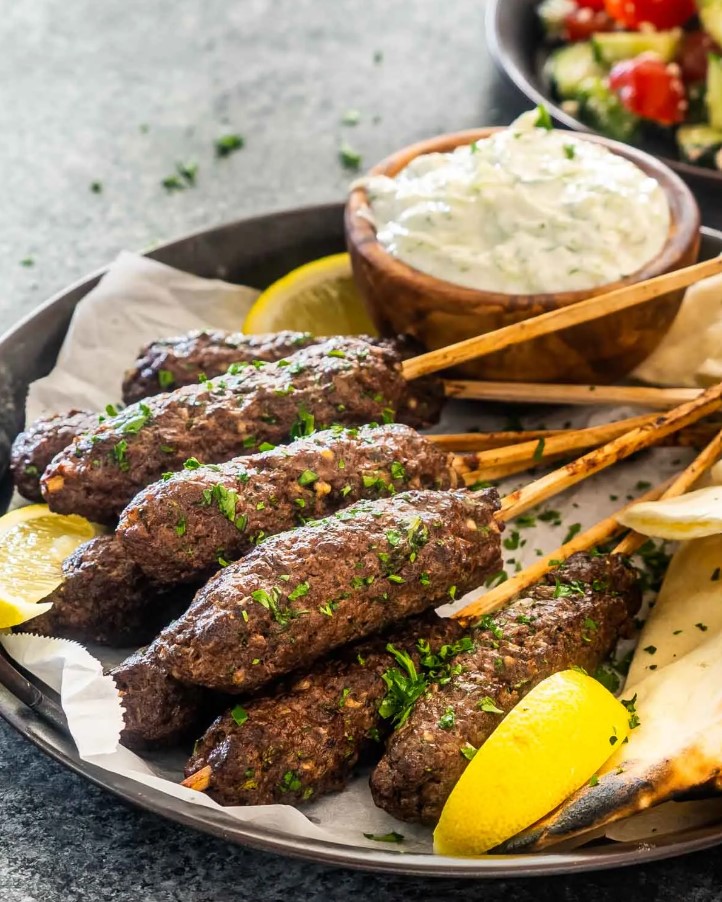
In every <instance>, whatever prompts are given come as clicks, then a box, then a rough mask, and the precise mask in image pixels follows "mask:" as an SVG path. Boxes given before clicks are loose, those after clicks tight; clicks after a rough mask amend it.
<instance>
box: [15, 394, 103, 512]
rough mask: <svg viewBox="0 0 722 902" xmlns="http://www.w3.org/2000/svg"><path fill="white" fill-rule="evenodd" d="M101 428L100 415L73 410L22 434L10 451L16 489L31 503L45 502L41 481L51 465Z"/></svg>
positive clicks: (43, 421) (44, 419)
mask: <svg viewBox="0 0 722 902" xmlns="http://www.w3.org/2000/svg"><path fill="white" fill-rule="evenodd" d="M97 425H98V414H97V413H93V412H92V411H90V410H69V411H68V412H67V413H57V414H53V415H52V416H49V417H41V418H40V419H39V420H36V421H35V422H34V423H33V424H32V425H31V426H29V427H28V428H27V429H26V430H25V431H24V432H21V433H20V434H19V435H18V436H17V438H16V439H15V441H14V442H13V446H12V449H11V451H10V472H11V473H12V477H13V483H14V484H15V488H16V489H17V490H18V492H20V494H21V495H22V496H23V498H27V499H28V501H42V500H43V495H42V492H41V491H40V477H41V476H42V475H43V471H44V470H45V468H46V467H47V465H48V464H49V463H50V461H51V460H52V459H53V458H54V457H55V455H56V454H59V453H60V452H61V451H62V450H63V449H64V448H67V446H68V445H70V444H71V443H72V441H73V440H74V439H75V438H76V437H77V436H78V435H82V434H83V433H84V432H88V431H90V430H91V429H93V428H94V427H95V426H97Z"/></svg>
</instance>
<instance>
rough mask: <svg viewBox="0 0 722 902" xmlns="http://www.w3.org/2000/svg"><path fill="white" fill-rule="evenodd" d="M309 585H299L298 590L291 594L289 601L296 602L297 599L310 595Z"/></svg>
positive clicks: (304, 583) (306, 583)
mask: <svg viewBox="0 0 722 902" xmlns="http://www.w3.org/2000/svg"><path fill="white" fill-rule="evenodd" d="M308 590H309V584H308V582H303V583H299V584H298V585H297V586H296V588H295V589H294V590H293V592H291V593H290V594H289V596H288V600H289V601H295V600H296V599H297V598H303V596H304V595H308Z"/></svg>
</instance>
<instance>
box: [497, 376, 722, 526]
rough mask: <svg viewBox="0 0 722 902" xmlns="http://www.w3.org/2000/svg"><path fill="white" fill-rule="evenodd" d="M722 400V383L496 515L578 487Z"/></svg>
mask: <svg viewBox="0 0 722 902" xmlns="http://www.w3.org/2000/svg"><path fill="white" fill-rule="evenodd" d="M721 398H722V382H721V383H719V384H718V385H713V386H712V387H711V388H708V389H707V391H705V392H704V394H702V395H700V396H699V398H697V399H695V400H694V401H690V402H688V403H687V404H682V405H680V406H679V407H676V408H675V409H674V410H670V411H669V412H667V413H664V414H660V415H659V416H658V417H657V418H656V419H655V421H654V422H653V423H647V424H645V425H642V426H637V427H636V428H635V429H632V430H631V431H630V432H627V433H625V434H624V435H620V436H619V437H618V438H615V439H612V441H611V442H607V444H606V445H602V446H601V448H596V449H595V450H593V451H590V452H589V453H588V454H585V455H584V456H583V457H580V458H578V459H577V460H574V461H572V462H571V463H568V464H566V466H564V467H561V468H560V469H558V470H554V471H553V472H552V473H548V474H547V475H546V476H542V477H541V478H540V479H537V480H535V481H534V482H532V483H530V484H529V485H527V486H524V487H523V488H521V489H519V490H518V491H516V492H512V493H511V494H509V495H507V496H506V498H504V500H503V501H502V507H501V511H500V512H499V514H498V515H497V516H499V517H500V518H501V519H503V520H509V519H511V518H513V517H516V516H518V515H519V514H521V513H523V512H524V511H526V510H528V509H529V508H530V507H534V506H535V505H536V504H539V502H541V501H545V500H546V499H547V498H549V497H551V495H556V494H559V492H561V491H563V490H564V489H566V488H570V487H571V486H573V485H576V483H577V482H580V481H581V480H582V479H585V478H586V477H587V476H591V475H592V474H593V473H598V472H599V471H600V470H603V469H604V468H605V467H608V466H610V465H611V464H613V463H615V462H616V461H619V460H623V459H624V458H626V457H629V456H630V454H634V453H635V452H636V451H641V450H642V448H648V447H649V446H650V445H653V444H655V443H656V442H658V441H659V440H660V439H662V438H664V437H665V436H667V435H670V434H671V433H673V432H676V431H677V430H679V429H682V428H683V427H684V426H688V425H689V424H690V423H694V422H696V421H697V420H699V419H701V418H702V417H704V416H707V414H708V413H711V412H712V411H713V410H717V409H718V408H719V407H720V405H721V404H722V401H721V400H720V399H721Z"/></svg>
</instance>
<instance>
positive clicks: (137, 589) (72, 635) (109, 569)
mask: <svg viewBox="0 0 722 902" xmlns="http://www.w3.org/2000/svg"><path fill="white" fill-rule="evenodd" d="M63 577H64V579H63V582H62V584H61V585H60V586H58V588H57V589H55V590H54V591H53V592H51V593H50V595H48V596H47V597H46V598H43V599H42V601H49V602H52V603H53V607H52V608H51V609H50V610H49V611H46V612H45V613H44V614H41V615H40V616H39V617H35V618H34V619H33V620H30V621H29V622H28V623H25V624H23V626H22V631H23V632H26V633H37V634H38V635H41V636H58V637H61V638H64V639H75V640H76V641H80V642H97V643H98V644H100V645H110V646H114V647H116V648H124V647H127V646H132V645H139V644H141V643H143V642H148V641H149V640H150V639H152V638H153V637H154V636H156V635H157V634H158V631H159V630H160V629H162V627H164V626H166V624H168V623H169V622H170V621H171V620H172V619H173V617H174V616H178V614H180V613H182V612H183V611H184V610H185V609H186V608H187V607H188V605H189V604H190V601H191V598H192V589H191V587H188V586H184V587H182V588H180V589H177V588H175V589H172V590H169V589H168V588H167V587H158V586H156V585H154V584H153V583H152V582H151V581H150V580H149V579H148V577H147V576H146V574H145V573H143V571H142V570H141V569H140V567H138V566H137V564H135V563H134V562H133V561H132V560H131V559H130V557H129V556H128V555H127V554H126V552H125V550H124V549H123V547H122V545H121V544H120V543H119V542H118V541H117V540H116V539H115V537H114V536H99V537H98V538H95V539H91V540H90V541H89V542H86V543H85V544H84V545H81V546H80V547H79V548H78V549H76V550H75V551H74V552H73V554H71V555H70V556H69V557H68V558H66V559H65V560H64V561H63Z"/></svg>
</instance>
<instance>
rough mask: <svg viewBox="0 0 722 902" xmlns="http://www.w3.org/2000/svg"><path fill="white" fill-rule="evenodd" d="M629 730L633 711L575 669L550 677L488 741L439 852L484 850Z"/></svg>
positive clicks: (580, 776) (546, 807)
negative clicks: (630, 714) (630, 713)
mask: <svg viewBox="0 0 722 902" xmlns="http://www.w3.org/2000/svg"><path fill="white" fill-rule="evenodd" d="M628 732H629V712H628V711H627V710H626V708H625V707H624V706H623V705H622V704H621V702H619V701H617V699H616V698H615V697H614V696H613V695H612V694H611V693H610V692H609V691H608V690H607V689H605V688H604V686H602V685H601V683H598V682H597V681H596V680H594V679H592V677H590V676H587V675H586V674H585V673H582V672H581V671H576V670H565V671H562V672H561V673H556V674H554V675H553V676H550V677H548V678H547V679H545V680H543V681H542V682H541V683H539V685H538V686H536V687H535V688H534V689H532V691H531V692H530V693H529V694H528V695H527V696H526V697H525V698H523V699H522V700H521V701H520V702H519V704H518V705H516V707H514V708H513V709H512V710H511V711H510V712H509V714H508V715H507V716H506V718H505V719H504V720H503V721H502V722H501V723H500V724H499V726H498V727H497V728H496V730H495V731H494V732H493V733H492V734H491V736H490V737H489V738H488V739H487V740H486V742H485V743H484V744H483V745H482V746H481V748H480V749H479V751H478V752H477V753H476V755H475V756H474V758H473V759H472V760H471V762H470V763H469V766H468V767H467V768H466V770H465V771H464V773H463V774H462V775H461V777H460V779H459V781H458V783H457V784H456V786H455V787H454V789H453V790H452V793H451V795H450V796H449V798H448V799H447V802H446V805H445V806H444V810H443V811H442V812H441V818H440V819H439V823H438V824H437V827H436V830H435V831H434V850H435V851H436V852H437V853H438V854H440V855H455V856H473V855H482V854H483V853H484V852H488V851H489V850H490V849H493V848H494V847H495V846H498V845H499V844H500V843H502V842H504V841H505V840H507V839H510V838H511V837H512V836H515V835H516V834H517V833H519V831H521V830H523V829H524V828H525V827H529V826H531V825H532V824H533V823H535V822H536V821H538V820H539V818H541V817H543V816H544V815H545V814H548V813H549V812H550V811H552V810H553V809H554V808H556V807H557V805H559V804H561V802H563V801H564V799H566V798H567V797H568V796H570V795H571V794H572V793H573V792H575V791H576V790H577V789H579V788H580V787H581V786H583V785H584V783H585V782H586V781H587V780H589V779H590V778H592V777H593V775H594V774H595V773H596V771H597V770H598V769H599V768H600V767H601V766H602V764H604V762H605V761H606V760H607V759H608V758H610V757H611V756H612V754H613V753H614V752H615V751H616V750H617V749H618V748H619V743H621V742H623V741H624V740H625V739H626V737H627V734H628Z"/></svg>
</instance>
